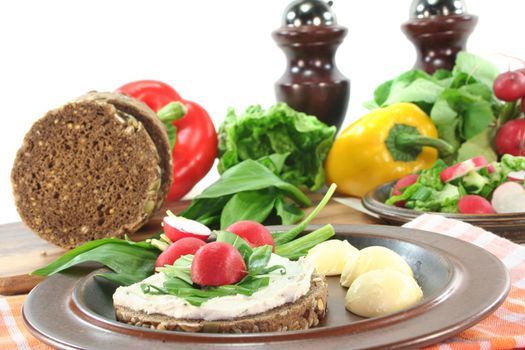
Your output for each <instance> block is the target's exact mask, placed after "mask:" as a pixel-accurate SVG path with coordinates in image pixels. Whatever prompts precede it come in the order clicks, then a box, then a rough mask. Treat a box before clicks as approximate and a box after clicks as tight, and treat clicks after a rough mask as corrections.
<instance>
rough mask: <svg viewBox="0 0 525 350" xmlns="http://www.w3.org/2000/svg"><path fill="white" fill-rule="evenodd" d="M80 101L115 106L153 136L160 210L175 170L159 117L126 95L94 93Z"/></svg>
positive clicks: (81, 98) (144, 105) (166, 135)
mask: <svg viewBox="0 0 525 350" xmlns="http://www.w3.org/2000/svg"><path fill="white" fill-rule="evenodd" d="M78 100H96V101H103V102H107V103H110V104H112V105H114V106H115V108H117V109H118V110H119V111H121V112H123V113H126V114H129V115H131V116H133V117H134V118H135V119H137V120H138V121H139V122H141V123H142V125H144V128H145V129H146V130H147V131H148V134H149V135H150V136H151V139H152V140H153V143H154V144H155V147H156V148H157V153H158V154H159V157H160V170H161V178H162V181H161V186H160V191H159V198H158V201H157V205H156V209H159V208H160V207H161V206H162V204H163V203H164V200H165V199H166V196H167V195H168V192H169V190H170V187H171V182H172V181H173V170H172V162H171V148H170V143H169V140H168V134H167V132H166V127H165V126H164V124H163V123H162V122H161V121H160V119H159V118H158V117H157V114H156V113H155V112H153V111H152V110H151V109H150V108H149V107H148V106H147V105H146V104H145V103H143V102H141V101H139V100H136V99H134V98H131V97H129V96H126V95H122V94H117V93H113V92H97V91H92V92H89V93H87V94H85V95H83V96H81V97H79V98H78Z"/></svg>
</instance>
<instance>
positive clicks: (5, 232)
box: [0, 194, 382, 295]
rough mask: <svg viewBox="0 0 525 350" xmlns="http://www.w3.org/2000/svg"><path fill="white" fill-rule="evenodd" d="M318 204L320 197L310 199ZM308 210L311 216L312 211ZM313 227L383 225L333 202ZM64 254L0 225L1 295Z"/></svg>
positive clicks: (151, 227) (23, 230)
mask: <svg viewBox="0 0 525 350" xmlns="http://www.w3.org/2000/svg"><path fill="white" fill-rule="evenodd" d="M311 197H312V199H313V201H314V206H315V204H317V203H318V201H319V200H320V198H321V196H320V195H317V194H314V195H312V196H311ZM188 204H189V202H174V203H170V204H169V205H167V206H166V207H165V208H164V209H162V210H160V211H159V212H158V213H157V215H155V216H154V217H153V219H152V220H151V221H150V222H149V223H148V224H146V226H144V227H143V228H142V229H141V230H139V231H138V232H137V233H135V234H133V235H132V236H131V239H133V240H136V241H140V240H144V239H146V238H148V237H150V236H151V235H153V234H156V233H158V232H159V231H160V222H161V220H162V217H163V216H164V215H165V214H164V213H165V211H166V210H167V209H170V210H171V211H173V212H174V213H178V212H180V211H181V210H182V209H184V208H185V207H186V206H187V205H188ZM314 206H312V207H311V208H309V209H306V212H307V213H308V212H309V210H312V209H313V207H314ZM312 223H313V224H381V223H382V222H381V221H380V220H379V219H376V218H373V217H370V216H368V215H366V214H363V213H361V212H359V211H357V210H355V209H352V208H350V207H348V206H346V205H343V204H340V203H338V202H336V201H334V200H331V201H330V202H329V203H328V204H327V205H326V207H325V208H324V209H323V210H322V211H321V213H319V215H318V216H317V217H316V218H315V219H314V220H313V221H312ZM64 252H65V250H64V249H62V248H60V247H57V246H55V245H53V244H51V243H48V242H46V241H44V240H42V239H41V238H39V237H38V236H37V235H36V234H34V233H33V232H31V231H30V230H29V229H28V228H27V227H25V226H24V224H22V223H20V222H18V223H12V224H5V225H0V295H11V294H21V293H27V292H28V291H29V290H31V288H33V287H34V286H35V285H36V284H37V283H38V282H39V281H41V280H42V278H40V277H36V276H29V275H28V273H30V272H31V271H33V270H35V269H37V268H40V267H43V266H45V265H47V264H49V263H50V262H51V261H53V260H55V259H56V258H58V257H59V256H60V255H62V254H63V253H64Z"/></svg>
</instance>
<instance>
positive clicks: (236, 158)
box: [218, 103, 336, 190]
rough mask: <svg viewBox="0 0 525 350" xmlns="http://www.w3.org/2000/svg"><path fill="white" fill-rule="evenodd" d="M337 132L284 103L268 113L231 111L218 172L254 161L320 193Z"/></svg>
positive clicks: (223, 133) (221, 143) (222, 130)
mask: <svg viewBox="0 0 525 350" xmlns="http://www.w3.org/2000/svg"><path fill="white" fill-rule="evenodd" d="M335 131H336V129H335V127H333V126H332V127H330V126H327V125H326V124H324V123H322V122H321V121H319V120H318V119H317V118H316V117H314V116H309V115H306V114H304V113H301V112H297V111H295V110H293V109H292V108H290V107H289V106H287V105H286V104H285V103H278V104H276V105H274V106H272V107H270V108H269V109H267V110H264V109H263V108H262V107H261V106H258V105H254V106H250V107H248V108H247V109H246V110H245V112H244V113H242V114H239V115H237V114H236V113H235V111H234V110H233V109H229V111H228V114H227V116H226V119H225V121H224V123H223V124H222V125H221V126H220V128H219V165H218V169H219V173H221V174H222V173H223V172H225V171H226V170H227V169H229V168H231V167H233V166H235V165H236V164H238V163H240V162H242V161H244V160H247V159H253V160H257V161H259V162H260V163H262V164H264V165H265V166H268V164H269V165H270V169H271V170H272V171H273V172H275V174H276V175H278V176H279V177H280V178H281V179H282V180H284V181H285V182H289V183H291V184H293V185H295V186H299V187H303V188H309V189H311V190H318V189H319V188H321V187H322V186H323V185H324V182H325V174H324V169H323V162H324V160H325V158H326V156H327V154H328V151H329V149H330V147H331V145H332V142H333V138H334V136H335ZM276 163H277V164H276Z"/></svg>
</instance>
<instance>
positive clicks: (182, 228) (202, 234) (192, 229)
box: [162, 215, 211, 242]
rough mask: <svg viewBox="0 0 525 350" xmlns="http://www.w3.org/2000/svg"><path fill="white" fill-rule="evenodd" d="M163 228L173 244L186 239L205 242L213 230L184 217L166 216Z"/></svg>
mask: <svg viewBox="0 0 525 350" xmlns="http://www.w3.org/2000/svg"><path fill="white" fill-rule="evenodd" d="M162 226H163V228H164V233H165V234H166V236H168V238H169V239H171V240H172V241H173V242H176V241H178V240H179V239H182V238H185V237H194V238H198V239H200V240H203V241H205V240H207V239H208V237H209V236H210V234H211V230H210V229H209V228H208V227H207V226H205V225H203V224H201V223H200V222H198V221H195V220H190V219H186V218H184V217H182V216H171V215H170V216H166V217H164V220H162Z"/></svg>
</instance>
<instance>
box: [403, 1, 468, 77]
mask: <svg viewBox="0 0 525 350" xmlns="http://www.w3.org/2000/svg"><path fill="white" fill-rule="evenodd" d="M477 22H478V18H477V17H476V16H474V15H470V14H467V11H466V8H465V2H464V1H463V0H413V2H412V6H411V8H410V20H409V21H408V22H406V23H404V24H403V25H402V26H401V28H402V30H403V32H404V33H405V35H406V36H407V37H408V39H410V41H412V42H413V43H414V45H415V46H416V50H417V62H416V65H415V68H419V69H423V70H424V71H426V72H427V73H433V72H434V71H435V70H437V69H440V68H443V69H448V70H451V69H452V68H453V67H454V63H455V61H456V55H457V53H458V52H459V51H461V50H465V47H466V43H467V39H468V37H469V35H470V34H471V33H472V31H473V30H474V27H475V26H476V23H477Z"/></svg>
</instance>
